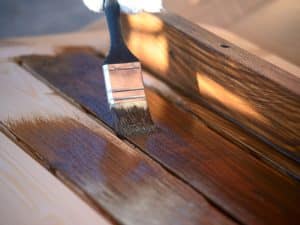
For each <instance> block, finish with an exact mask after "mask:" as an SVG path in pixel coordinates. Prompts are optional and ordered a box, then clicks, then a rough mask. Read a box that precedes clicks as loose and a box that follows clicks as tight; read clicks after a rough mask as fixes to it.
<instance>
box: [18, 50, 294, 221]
mask: <svg viewBox="0 0 300 225" xmlns="http://www.w3.org/2000/svg"><path fill="white" fill-rule="evenodd" d="M21 60H22V62H23V64H24V65H25V66H26V67H27V68H28V69H29V70H30V71H32V72H33V73H34V74H35V75H36V76H37V77H39V78H41V79H42V80H44V81H46V82H47V83H48V84H50V85H51V87H53V88H55V89H56V90H58V91H59V93H60V94H63V95H64V96H65V97H67V98H68V99H69V100H72V101H75V102H76V103H77V104H79V105H80V106H81V107H83V108H84V109H85V110H87V111H88V112H90V113H92V114H93V115H95V116H96V117H97V118H98V119H100V120H102V121H104V122H105V123H106V124H107V125H110V124H111V119H110V114H109V111H108V107H107V103H106V96H105V89H104V82H103V78H102V74H101V73H102V72H101V62H102V60H101V59H99V58H98V57H97V56H96V55H95V54H94V53H92V52H90V53H88V52H82V51H81V50H78V51H77V52H76V51H72V52H70V53H68V52H65V53H62V54H60V55H58V56H55V57H50V56H28V57H23V58H22V59H21ZM146 94H147V98H148V102H149V105H150V110H151V114H152V116H153V119H154V121H155V122H156V124H157V126H158V127H159V128H158V130H157V131H156V132H154V133H153V134H151V135H149V136H135V137H127V140H129V141H130V142H131V143H133V144H134V145H135V146H137V147H138V148H139V149H141V150H142V151H144V152H146V153H147V154H149V155H150V156H151V157H152V158H154V159H155V160H156V161H158V162H160V163H161V164H162V165H163V166H164V167H165V168H168V170H170V171H172V173H173V174H176V176H178V177H180V179H182V180H184V182H186V183H188V184H189V185H191V186H192V187H193V188H194V189H195V190H196V191H197V192H199V193H202V194H204V195H205V197H206V198H207V199H209V201H211V202H213V203H214V204H215V205H216V206H217V207H218V208H221V209H223V210H224V211H225V212H226V213H228V214H229V215H230V216H231V217H233V218H235V219H236V220H238V221H239V222H241V223H243V224H284V223H288V224H296V223H297V218H298V217H299V215H300V211H299V208H298V207H295V206H296V205H297V204H298V203H299V201H300V192H299V184H298V183H297V182H295V181H293V180H291V179H289V178H287V177H285V176H282V175H281V174H279V173H278V172H276V171H275V170H273V169H271V168H270V167H268V166H265V165H264V164H263V163H262V162H260V161H259V160H257V159H255V158H253V157H252V156H250V155H249V154H247V153H246V152H245V151H243V150H242V149H240V148H239V147H238V146H236V145H234V144H232V143H230V142H229V141H227V140H226V139H224V138H223V137H222V136H220V135H218V134H217V133H215V132H213V131H212V130H210V129H209V128H208V127H207V126H206V125H205V124H203V123H202V122H201V121H200V120H199V119H197V118H195V117H194V116H192V115H191V114H190V113H187V112H185V111H183V110H181V109H180V108H178V107H176V106H174V105H172V104H171V103H169V102H168V101H167V100H166V99H163V98H161V97H160V96H159V95H157V94H156V93H155V92H153V91H151V90H150V89H147V93H146ZM18 130H19V128H18V126H16V127H15V128H14V132H16V133H17V132H18ZM34 136H35V135H33V137H34ZM28 138H29V137H27V138H25V139H24V140H25V141H26V139H28ZM83 157H85V156H83ZM86 157H90V156H86ZM124 161H125V160H124ZM124 163H125V162H124ZM155 176H156V175H155ZM76 179H77V178H76ZM115 182H117V181H115ZM153 183H155V182H153ZM117 186H119V185H117ZM169 188H170V187H169ZM211 221H214V220H213V219H212V220H211Z"/></svg>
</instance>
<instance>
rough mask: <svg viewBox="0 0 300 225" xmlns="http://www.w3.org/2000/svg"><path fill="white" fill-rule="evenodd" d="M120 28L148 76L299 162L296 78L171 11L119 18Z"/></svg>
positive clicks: (299, 82)
mask: <svg viewBox="0 0 300 225" xmlns="http://www.w3.org/2000/svg"><path fill="white" fill-rule="evenodd" d="M123 25H124V36H125V37H126V38H127V43H128V45H129V47H130V48H131V50H132V51H133V52H134V53H135V55H137V56H138V58H139V59H140V60H141V61H142V63H143V64H144V65H145V66H147V68H149V69H150V70H151V71H152V72H153V73H155V74H156V75H157V76H159V77H160V78H161V79H163V80H164V81H165V82H168V83H169V84H170V85H172V86H174V87H175V88H177V89H179V90H181V91H182V92H184V93H185V94H186V95H189V96H190V97H191V98H193V99H195V100H197V101H198V103H199V104H202V105H205V106H206V107H210V108H211V109H213V110H214V111H216V112H217V113H219V114H221V115H223V117H224V118H226V119H228V120H231V121H232V122H234V123H236V124H238V125H239V126H240V127H242V128H243V129H245V130H247V131H248V132H249V133H252V134H255V135H256V136H257V137H258V138H260V139H261V140H262V141H264V142H265V143H267V144H269V145H270V146H272V147H273V148H274V149H276V150H277V151H278V152H280V153H281V154H283V155H285V156H286V157H289V158H291V159H293V160H295V161H296V162H300V78H299V75H297V74H296V75H293V74H289V73H287V72H285V71H283V70H281V69H280V68H277V67H276V66H274V65H272V64H270V63H267V62H265V61H263V60H261V59H259V58H257V57H255V56H253V55H251V54H249V53H247V52H246V51H243V50H242V49H240V48H238V47H236V46H234V45H233V44H231V43H228V42H227V41H225V40H223V39H221V38H219V37H217V36H215V35H213V34H212V33H210V32H208V31H206V30H204V29H203V28H201V27H199V26H197V25H194V24H192V23H190V22H189V21H186V20H184V19H182V18H180V17H178V16H176V15H173V14H170V13H162V14H157V15H149V14H143V15H137V16H129V17H123ZM137 43H138V44H137Z"/></svg>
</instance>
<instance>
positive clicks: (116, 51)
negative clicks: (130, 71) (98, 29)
mask: <svg viewBox="0 0 300 225" xmlns="http://www.w3.org/2000/svg"><path fill="white" fill-rule="evenodd" d="M104 12H105V16H106V21H107V24H108V28H109V34H110V50H109V53H108V56H107V57H106V59H105V60H104V64H116V63H127V62H135V61H138V59H137V58H136V57H135V56H134V55H133V54H132V53H131V52H130V51H129V49H128V48H127V46H126V44H125V42H124V39H123V36H122V32H121V25H120V6H119V3H118V2H117V1H116V0H106V3H105V8H104Z"/></svg>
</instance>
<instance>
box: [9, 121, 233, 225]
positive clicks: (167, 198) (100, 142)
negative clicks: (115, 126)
mask: <svg viewBox="0 0 300 225" xmlns="http://www.w3.org/2000/svg"><path fill="white" fill-rule="evenodd" d="M9 127H10V129H11V130H12V132H13V133H14V134H15V135H17V137H18V138H19V139H20V140H21V142H24V143H26V145H28V146H30V149H32V150H33V153H34V154H36V155H38V156H39V157H41V158H42V159H43V161H46V163H47V166H48V167H49V168H51V171H52V172H54V174H56V175H57V174H58V176H59V177H61V178H63V179H66V180H68V182H71V183H72V185H75V186H76V187H77V188H79V189H81V190H82V191H83V192H85V193H86V194H87V195H88V196H89V198H90V199H91V200H92V201H93V202H96V204H98V205H99V206H100V207H103V208H104V209H105V210H106V211H107V213H109V214H110V215H112V217H114V218H115V219H116V220H117V221H119V222H121V223H123V224H157V223H158V222H159V223H160V224H174V222H175V223H178V224H199V223H200V224H202V223H203V224H234V223H233V222H231V221H230V220H229V219H228V218H226V216H224V215H222V213H220V212H219V211H218V210H217V209H215V208H214V207H213V206H211V205H210V204H209V203H208V202H207V201H206V200H205V199H204V198H203V197H202V196H201V195H199V194H198V193H196V192H195V191H193V190H192V189H191V188H189V187H187V186H186V185H184V184H183V183H182V182H180V181H178V180H176V179H175V178H174V177H172V176H171V175H170V174H168V173H166V172H165V171H164V170H163V169H162V168H161V167H160V166H158V165H157V164H156V163H154V162H153V161H152V160H150V159H148V158H147V157H145V156H144V155H143V154H141V153H140V152H138V151H136V150H133V149H131V148H128V147H124V144H122V143H121V141H113V140H111V139H109V138H107V137H103V136H101V135H99V134H98V133H97V132H94V131H92V130H91V129H89V128H88V127H85V126H83V125H82V124H81V123H78V122H77V121H76V120H73V119H70V118H61V119H59V120H56V121H55V120H54V121H49V120H36V121H25V120H24V121H19V122H18V123H11V124H9ZM210 218H214V220H210Z"/></svg>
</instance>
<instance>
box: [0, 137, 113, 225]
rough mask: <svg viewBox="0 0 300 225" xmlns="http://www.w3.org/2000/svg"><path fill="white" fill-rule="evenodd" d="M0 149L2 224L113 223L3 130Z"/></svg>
mask: <svg viewBox="0 0 300 225" xmlns="http://www.w3.org/2000/svg"><path fill="white" fill-rule="evenodd" d="M0 149H1V151H0V165H1V172H0V186H1V191H0V201H1V202H2V204H0V217H1V224H5V225H23V224H31V225H47V224H61V225H71V224H78V223H79V224H91V225H92V224H93V225H96V224H98V225H99V224H102V225H106V224H111V223H110V222H109V221H107V219H106V218H104V217H103V216H101V215H100V214H98V213H97V212H95V211H94V210H93V209H91V208H90V207H89V206H88V205H87V204H86V203H85V202H83V201H82V200H81V199H80V198H79V197H78V196H76V195H75V194H74V193H73V192H71V191H70V190H69V189H68V188H66V187H65V185H63V184H62V183H61V182H60V181H58V180H57V179H56V178H55V177H54V176H53V175H51V174H50V173H49V172H48V171H47V170H46V169H44V168H43V167H41V166H40V165H39V164H38V163H37V162H35V161H34V160H33V159H32V158H31V157H30V156H28V155H27V154H26V153H25V152H24V151H23V150H22V149H21V148H19V147H18V146H17V145H16V144H15V143H13V142H12V141H11V140H9V139H8V138H7V137H6V136H4V134H2V133H0ZM4 203H5V204H4Z"/></svg>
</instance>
